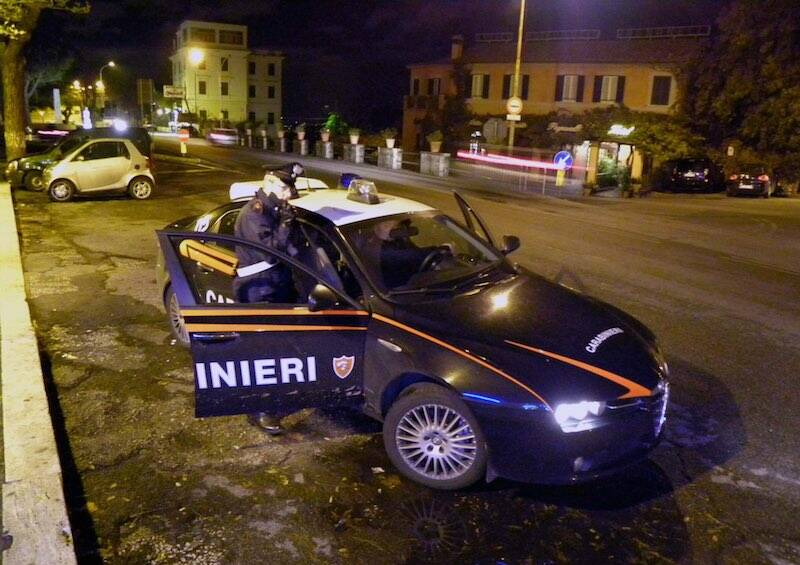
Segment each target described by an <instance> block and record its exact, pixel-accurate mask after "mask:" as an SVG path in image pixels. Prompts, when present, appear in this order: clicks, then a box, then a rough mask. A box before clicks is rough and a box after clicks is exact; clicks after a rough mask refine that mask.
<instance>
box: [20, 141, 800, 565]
mask: <svg viewBox="0 0 800 565" xmlns="http://www.w3.org/2000/svg"><path fill="white" fill-rule="evenodd" d="M190 151H191V153H192V154H193V155H195V156H200V157H204V158H206V159H209V160H210V161H212V162H213V163H214V165H213V166H211V167H209V166H208V165H204V164H189V165H186V166H183V165H177V164H174V163H169V162H160V163H158V174H159V183H160V187H159V190H158V192H157V194H156V196H155V197H154V198H153V199H152V200H150V201H146V202H133V201H130V200H127V199H124V198H103V199H91V200H82V201H78V202H75V203H70V204H60V205H59V204H51V203H49V202H47V200H46V198H45V197H44V196H43V195H41V194H33V193H26V192H18V193H17V195H16V198H17V212H18V216H19V219H20V224H21V232H22V241H23V252H24V266H25V269H26V277H27V281H28V287H29V297H30V299H31V304H32V309H33V312H34V316H35V321H36V324H37V331H38V335H39V339H40V343H41V348H42V356H43V361H44V364H45V369H46V371H47V373H48V375H50V376H51V377H52V385H51V393H52V394H53V396H54V397H55V398H57V404H56V408H57V417H58V423H59V425H60V426H61V428H62V429H61V432H62V433H61V435H60V440H61V443H62V447H63V456H64V460H65V463H66V470H67V487H68V489H67V490H68V495H69V503H70V505H71V509H72V519H73V523H74V525H75V527H76V530H77V534H78V535H77V543H78V549H79V553H80V555H81V556H82V558H83V559H84V560H85V561H87V562H88V561H92V560H94V559H99V558H100V557H101V556H102V558H104V559H106V560H107V561H109V562H112V563H134V562H135V563H140V562H145V561H147V562H157V563H161V562H163V563H216V562H241V563H251V562H271V563H282V562H287V563H291V562H315V561H317V562H350V561H354V562H367V561H369V562H378V563H383V562H417V561H425V560H429V561H436V562H439V563H441V562H460V563H463V562H481V563H482V562H487V563H489V562H491V563H494V562H496V561H498V560H504V561H505V562H508V563H518V562H534V563H549V562H571V563H580V562H586V563H598V562H685V563H688V562H697V563H769V562H772V563H796V562H800V526H798V522H797V520H796V509H797V508H798V507H800V457H799V455H800V438H798V430H800V411H798V408H797V407H798V405H800V385H798V383H797V375H798V373H800V346H798V342H800V302H798V296H799V295H800V199H789V200H787V199H771V200H767V201H763V200H760V199H758V200H755V199H726V198H725V197H724V196H720V195H669V196H666V195H654V196H652V197H650V198H645V199H638V200H635V201H632V200H605V199H593V200H591V201H588V200H587V201H573V202H567V201H558V200H551V199H522V198H514V197H505V196H500V195H496V194H485V193H484V194H471V195H469V196H470V200H471V201H472V202H473V204H474V206H475V207H476V208H477V209H478V210H479V211H480V213H481V214H482V215H483V216H484V217H485V219H486V220H487V221H488V222H489V224H490V225H492V226H493V228H494V230H495V233H496V234H501V233H513V234H515V235H518V236H519V237H520V239H521V240H522V248H521V249H520V250H519V251H517V252H516V253H515V255H514V258H515V259H516V260H517V261H519V262H520V263H522V264H524V265H526V266H528V267H529V268H531V269H533V270H535V271H538V272H540V273H542V274H544V275H547V276H550V277H554V278H556V279H558V280H560V281H561V282H563V283H564V284H568V285H570V286H573V287H578V288H582V289H585V290H586V291H587V292H589V293H590V294H593V295H595V296H597V297H599V298H601V299H604V300H607V301H608V302H610V303H612V304H614V305H616V306H619V307H621V308H623V309H625V310H627V311H629V312H630V313H632V314H633V315H635V316H637V317H638V318H640V319H641V320H642V321H644V322H645V323H646V324H647V325H648V326H650V328H651V329H653V330H654V332H655V333H656V334H657V335H658V336H659V338H660V341H661V343H662V346H663V348H664V350H665V351H666V354H667V358H668V361H669V364H670V367H671V369H672V383H673V399H674V401H673V403H672V405H671V407H670V411H669V420H668V424H667V428H666V439H665V441H664V442H663V443H662V444H661V446H659V447H658V448H657V449H656V451H655V452H654V453H653V455H652V457H651V460H650V461H649V462H647V463H646V464H644V465H641V466H639V467H636V468H634V469H631V470H629V471H627V472H625V473H624V474H622V475H621V476H619V477H616V478H615V479H613V480H610V481H606V482H602V483H597V484H592V485H586V486H582V487H576V488H557V489H556V488H544V487H532V486H525V485H518V484H511V483H507V482H502V481H498V482H495V483H493V484H491V485H488V486H486V485H484V486H480V487H477V488H475V489H473V490H471V491H469V492H459V493H437V492H431V491H428V490H426V489H423V488H420V487H417V486H415V485H413V484H411V483H409V482H408V481H406V480H405V479H401V478H400V477H399V476H398V475H397V474H396V473H394V471H393V469H392V467H391V465H390V463H389V461H388V459H387V457H386V456H385V454H384V453H383V450H382V445H381V441H380V437H379V430H380V428H379V426H378V425H377V424H374V423H372V422H370V421H368V420H366V419H365V418H363V417H359V416H358V415H356V414H331V413H325V412H321V411H307V412H304V413H300V414H297V415H295V416H292V417H290V418H288V419H287V420H286V421H285V422H284V424H285V426H286V427H287V430H288V432H287V434H286V435H285V436H283V437H281V438H270V437H265V436H264V435H262V434H261V433H260V432H258V431H257V430H255V429H254V428H251V427H249V426H247V425H246V423H245V422H244V418H243V417H231V418H215V419H209V420H195V419H194V418H193V417H192V415H193V414H192V410H193V397H192V375H191V364H190V358H189V355H188V353H187V352H186V351H184V350H182V349H180V348H179V347H178V346H176V345H174V344H173V343H172V342H171V340H170V338H169V335H168V329H167V324H166V321H165V316H164V314H163V311H162V309H161V308H160V304H159V297H158V295H157V291H156V288H155V277H154V270H153V264H154V258H155V252H156V250H155V241H154V237H153V230H154V229H157V228H159V227H162V226H163V225H165V224H166V223H167V222H169V221H170V220H174V219H176V218H179V217H183V216H186V215H189V214H194V213H200V212H202V211H205V210H207V209H209V208H211V207H214V206H215V205H217V204H219V203H222V202H223V201H224V200H225V198H226V196H227V187H228V185H229V184H230V183H231V182H233V181H236V180H243V179H247V178H255V177H257V176H259V175H260V165H261V164H262V163H263V162H264V161H265V160H268V158H267V157H266V156H264V155H261V154H257V153H254V152H242V151H239V150H235V149H233V150H231V149H221V148H212V147H205V146H202V145H192V146H191V147H190ZM343 168H344V169H346V167H345V166H343ZM311 172H312V173H314V171H313V169H312V171H311ZM313 176H321V177H322V178H324V179H326V180H328V181H333V180H334V176H333V175H332V174H331V173H330V172H320V173H318V174H314V175H313ZM431 184H432V183H429V182H427V181H425V180H421V181H414V182H411V183H408V184H405V185H403V186H400V185H398V184H393V183H388V182H381V181H380V180H379V186H380V187H381V189H382V190H384V191H386V192H393V193H397V194H403V195H405V196H409V197H411V198H415V199H418V200H422V201H424V202H426V203H429V204H431V205H433V206H436V207H439V208H441V209H443V210H445V211H447V212H449V213H452V214H456V213H457V209H456V206H455V203H454V201H453V200H452V197H451V196H450V195H448V194H447V193H446V192H445V191H443V190H441V188H442V187H441V186H440V185H439V186H438V188H437V189H436V190H432V189H429V188H425V187H426V186H428V185H431ZM532 456H535V454H532Z"/></svg>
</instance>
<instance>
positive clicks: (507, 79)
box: [503, 75, 511, 100]
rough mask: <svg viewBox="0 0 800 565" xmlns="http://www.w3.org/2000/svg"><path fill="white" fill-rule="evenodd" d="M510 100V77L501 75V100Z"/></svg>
mask: <svg viewBox="0 0 800 565" xmlns="http://www.w3.org/2000/svg"><path fill="white" fill-rule="evenodd" d="M509 98H511V75H503V100H508V99H509Z"/></svg>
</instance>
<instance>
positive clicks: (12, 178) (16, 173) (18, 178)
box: [4, 168, 25, 188]
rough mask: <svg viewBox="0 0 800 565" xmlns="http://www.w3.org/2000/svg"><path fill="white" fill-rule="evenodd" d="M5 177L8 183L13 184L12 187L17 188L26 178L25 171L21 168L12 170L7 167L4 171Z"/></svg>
mask: <svg viewBox="0 0 800 565" xmlns="http://www.w3.org/2000/svg"><path fill="white" fill-rule="evenodd" d="M4 173H5V178H6V180H7V181H8V184H10V185H11V188H17V187H20V186H22V183H23V182H24V178H25V171H24V170H20V169H14V170H10V169H8V168H6V170H5V171H4Z"/></svg>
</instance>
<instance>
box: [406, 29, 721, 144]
mask: <svg viewBox="0 0 800 565" xmlns="http://www.w3.org/2000/svg"><path fill="white" fill-rule="evenodd" d="M709 33H710V28H709V26H688V27H672V28H643V29H619V30H617V33H616V37H613V38H610V39H608V38H603V37H602V33H601V32H600V30H591V29H588V30H558V31H536V32H529V33H527V34H526V35H525V41H524V44H523V49H522V65H521V69H520V75H521V76H520V87H519V97H520V98H521V99H522V103H523V110H522V114H523V116H524V115H531V114H534V115H542V114H549V113H551V112H557V113H558V115H559V116H563V115H574V116H579V115H580V114H582V113H583V112H585V111H587V110H592V109H595V108H602V107H607V106H613V105H624V106H626V107H628V108H629V109H631V110H634V111H643V112H658V113H664V114H668V113H670V112H672V111H673V110H674V108H675V106H676V102H677V101H678V99H679V96H680V91H679V83H678V80H677V77H678V71H679V69H680V67H681V65H682V64H683V63H685V62H686V61H687V60H688V59H689V58H690V57H691V56H692V55H693V54H694V53H695V52H696V51H697V50H698V49H700V48H701V47H702V45H703V43H704V41H705V40H706V38H707V37H708V35H709ZM516 47H517V41H516V34H513V33H484V34H478V35H477V36H476V37H475V40H474V42H473V43H472V44H471V45H469V46H465V44H464V40H463V37H462V36H455V37H453V42H452V48H451V53H450V56H449V57H446V58H443V59H440V60H438V61H432V62H428V63H418V64H412V65H409V66H408V69H409V70H410V80H409V93H408V95H406V96H405V98H404V106H403V108H404V109H403V148H404V149H406V150H409V151H414V150H418V149H423V148H424V137H423V133H425V132H423V131H422V124H423V122H424V121H425V118H426V116H428V117H430V116H431V115H432V114H435V113H436V112H437V111H439V110H441V109H442V107H443V105H444V101H445V96H447V95H455V94H456V92H457V88H456V84H455V78H454V76H455V73H454V71H455V69H456V65H463V71H462V72H461V73H460V76H462V77H463V80H465V84H463V85H461V86H462V88H463V90H462V92H464V93H466V103H467V105H468V107H469V109H470V111H471V112H472V113H473V114H475V115H476V116H478V117H479V118H480V117H488V116H500V117H505V115H506V103H507V101H508V99H509V97H511V96H512V94H513V93H512V88H513V87H512V81H513V74H514V61H515V56H516ZM628 151H629V153H630V154H631V155H632V148H630V147H629V148H628ZM576 157H579V156H577V155H576ZM585 158H586V159H588V158H589V156H588V150H587V155H586V156H585Z"/></svg>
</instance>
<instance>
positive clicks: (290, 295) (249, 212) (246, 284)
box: [233, 163, 303, 434]
mask: <svg viewBox="0 0 800 565" xmlns="http://www.w3.org/2000/svg"><path fill="white" fill-rule="evenodd" d="M290 165H291V167H290V166H287V167H284V168H283V169H282V175H281V176H280V177H279V178H280V180H281V181H282V182H281V183H278V184H276V183H275V182H274V181H268V177H269V176H270V174H271V175H273V176H278V175H275V174H274V173H270V174H268V175H267V177H265V182H264V187H262V188H259V189H258V192H257V193H256V195H255V196H254V197H253V198H252V199H251V200H250V201H249V202H248V203H247V204H245V205H244V207H243V208H242V211H241V212H240V213H239V216H238V218H237V219H236V224H235V226H234V235H235V236H236V237H238V238H241V239H245V240H248V241H252V242H254V243H259V244H261V245H266V246H269V247H271V248H273V249H276V250H278V251H281V252H283V253H285V254H286V255H289V256H292V257H296V256H297V255H298V253H299V248H300V244H299V243H298V242H299V241H300V238H301V235H302V234H301V232H300V230H299V227H298V226H297V224H296V221H295V216H294V213H293V210H292V207H291V206H290V205H289V200H290V199H291V198H293V197H296V196H297V191H296V190H295V189H294V181H295V179H296V178H297V176H299V175H300V174H302V172H303V167H302V165H300V164H299V163H290ZM265 188H266V191H265ZM236 255H237V258H238V260H239V262H238V265H237V269H236V277H235V278H234V280H233V293H234V296H235V297H236V300H237V301H238V302H240V303H253V302H275V303H292V302H295V301H296V298H297V292H296V290H295V286H294V281H293V278H292V271H291V268H290V267H289V265H286V264H285V263H284V262H282V261H278V260H277V259H276V258H274V257H269V256H268V255H267V254H265V253H262V252H260V251H258V250H256V249H252V248H250V247H246V246H236ZM248 420H249V421H250V423H252V424H254V425H256V426H258V427H260V428H261V429H263V430H264V431H266V432H268V433H271V434H278V433H280V431H281V429H280V426H279V425H278V423H277V419H276V418H274V417H272V416H270V415H268V414H266V413H263V412H258V413H256V414H251V415H250V416H248Z"/></svg>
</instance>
